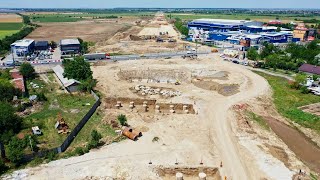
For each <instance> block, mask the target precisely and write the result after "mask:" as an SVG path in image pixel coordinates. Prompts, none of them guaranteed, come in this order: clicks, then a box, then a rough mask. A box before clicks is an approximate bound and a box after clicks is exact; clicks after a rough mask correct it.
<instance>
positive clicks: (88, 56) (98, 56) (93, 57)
mask: <svg viewBox="0 0 320 180" xmlns="http://www.w3.org/2000/svg"><path fill="white" fill-rule="evenodd" d="M83 56H84V59H86V60H89V61H90V60H102V59H110V55H109V54H106V53H92V54H85V55H83Z"/></svg>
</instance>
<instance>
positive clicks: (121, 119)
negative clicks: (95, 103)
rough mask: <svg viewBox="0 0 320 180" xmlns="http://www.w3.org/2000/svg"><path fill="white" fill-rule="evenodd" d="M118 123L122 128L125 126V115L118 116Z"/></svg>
mask: <svg viewBox="0 0 320 180" xmlns="http://www.w3.org/2000/svg"><path fill="white" fill-rule="evenodd" d="M118 121H119V122H120V124H121V125H122V126H125V125H127V117H126V115H123V114H120V115H119V116H118Z"/></svg>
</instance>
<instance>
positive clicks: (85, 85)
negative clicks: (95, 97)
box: [79, 79, 97, 92]
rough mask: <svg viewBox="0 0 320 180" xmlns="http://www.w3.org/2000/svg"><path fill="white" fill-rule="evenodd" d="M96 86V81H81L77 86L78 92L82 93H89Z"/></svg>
mask: <svg viewBox="0 0 320 180" xmlns="http://www.w3.org/2000/svg"><path fill="white" fill-rule="evenodd" d="M96 85H97V80H95V79H87V80H84V81H81V84H80V85H79V90H80V91H83V92H90V91H91V90H93V88H94V87H95V86H96Z"/></svg>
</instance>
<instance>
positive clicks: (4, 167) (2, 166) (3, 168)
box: [0, 158, 8, 175]
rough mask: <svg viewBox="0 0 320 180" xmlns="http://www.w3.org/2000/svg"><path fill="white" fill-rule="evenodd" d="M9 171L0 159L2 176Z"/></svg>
mask: <svg viewBox="0 0 320 180" xmlns="http://www.w3.org/2000/svg"><path fill="white" fill-rule="evenodd" d="M7 169H8V167H7V166H6V165H5V164H4V162H3V160H2V159H1V158H0V175H1V174H2V173H4V172H6V170H7Z"/></svg>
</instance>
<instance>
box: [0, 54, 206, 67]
mask: <svg viewBox="0 0 320 180" xmlns="http://www.w3.org/2000/svg"><path fill="white" fill-rule="evenodd" d="M209 53H211V52H210V51H199V52H198V53H197V54H198V55H203V54H209ZM187 54H188V53H187V51H179V52H163V53H147V54H140V55H139V54H133V55H118V56H111V57H110V59H107V60H113V61H126V60H139V59H157V58H172V57H178V56H183V55H187ZM98 61H105V60H92V61H89V62H98ZM30 63H31V64H32V65H33V66H44V65H55V64H61V63H62V61H61V60H42V61H30ZM9 67H10V66H4V65H3V64H0V68H9Z"/></svg>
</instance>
